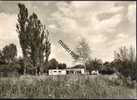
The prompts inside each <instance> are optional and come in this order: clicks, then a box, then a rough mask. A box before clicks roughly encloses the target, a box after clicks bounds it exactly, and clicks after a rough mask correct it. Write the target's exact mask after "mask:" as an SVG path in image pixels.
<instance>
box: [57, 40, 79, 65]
mask: <svg viewBox="0 0 137 100" xmlns="http://www.w3.org/2000/svg"><path fill="white" fill-rule="evenodd" d="M58 43H59V44H60V45H61V46H62V47H63V48H64V49H65V50H66V51H67V52H68V54H70V55H71V57H72V58H74V59H75V60H78V59H80V56H79V55H77V54H76V53H74V52H73V51H72V50H71V49H70V48H69V47H68V46H67V45H66V44H65V43H64V42H63V41H62V40H59V41H58ZM77 63H78V62H77ZM79 63H80V62H79Z"/></svg>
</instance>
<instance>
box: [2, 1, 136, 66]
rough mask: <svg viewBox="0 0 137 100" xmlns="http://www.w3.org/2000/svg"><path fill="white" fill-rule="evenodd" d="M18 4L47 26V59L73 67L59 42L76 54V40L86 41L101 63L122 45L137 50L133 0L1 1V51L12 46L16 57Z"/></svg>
mask: <svg viewBox="0 0 137 100" xmlns="http://www.w3.org/2000/svg"><path fill="white" fill-rule="evenodd" d="M19 2H20V3H24V4H25V6H26V7H27V8H28V11H29V15H30V14H32V13H33V12H35V13H36V14H37V15H38V17H39V19H40V20H41V22H42V23H43V24H45V25H46V26H47V27H48V29H49V32H50V33H51V34H50V40H51V42H52V52H51V55H50V59H51V58H56V59H57V61H59V62H64V63H66V64H67V65H68V66H69V65H71V64H72V60H73V59H72V57H71V56H70V55H69V54H68V53H67V52H66V51H65V50H64V49H63V48H61V46H60V45H59V44H58V43H57V41H58V40H62V41H63V42H64V43H66V44H67V45H68V47H69V48H71V49H72V50H74V51H75V47H76V45H77V42H78V41H79V39H80V38H85V39H86V40H87V42H88V44H89V46H90V48H91V51H92V53H91V57H92V58H95V57H97V58H99V59H102V60H103V61H112V60H113V56H114V53H113V52H114V50H117V49H118V48H119V47H121V46H124V45H125V46H127V47H130V46H133V47H134V48H135V49H136V2H135V1H71V2H70V1H64V2H63V1H0V49H2V48H3V47H4V46H5V45H7V44H9V43H14V44H16V46H17V49H18V56H21V54H22V52H21V47H20V43H19V40H18V33H17V32H16V23H17V14H18V13H19V9H18V6H17V3H19ZM135 51H136V50H135Z"/></svg>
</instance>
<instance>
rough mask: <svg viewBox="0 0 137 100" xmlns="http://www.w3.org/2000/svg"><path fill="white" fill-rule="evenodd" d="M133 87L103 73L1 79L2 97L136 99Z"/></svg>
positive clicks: (0, 92)
mask: <svg viewBox="0 0 137 100" xmlns="http://www.w3.org/2000/svg"><path fill="white" fill-rule="evenodd" d="M135 88H136V86H134V87H127V85H125V82H123V81H122V80H120V79H117V80H116V79H113V80H109V79H108V78H106V77H104V76H94V75H92V76H91V75H66V76H21V77H18V78H15V77H14V78H1V79H0V97H2V98H8V97H9V98H11V97H13V98H63V99H64V98H135V96H136V90H135Z"/></svg>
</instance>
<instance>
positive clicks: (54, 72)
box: [48, 69, 66, 75]
mask: <svg viewBox="0 0 137 100" xmlns="http://www.w3.org/2000/svg"><path fill="white" fill-rule="evenodd" d="M48 72H49V75H66V69H50V70H48Z"/></svg>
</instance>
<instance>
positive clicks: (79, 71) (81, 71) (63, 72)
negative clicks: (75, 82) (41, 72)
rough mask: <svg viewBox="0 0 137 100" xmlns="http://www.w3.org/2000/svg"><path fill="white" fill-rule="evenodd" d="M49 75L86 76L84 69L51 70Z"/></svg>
mask: <svg viewBox="0 0 137 100" xmlns="http://www.w3.org/2000/svg"><path fill="white" fill-rule="evenodd" d="M48 72H49V75H66V74H84V73H85V72H84V68H73V69H71V68H68V69H50V70H48Z"/></svg>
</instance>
